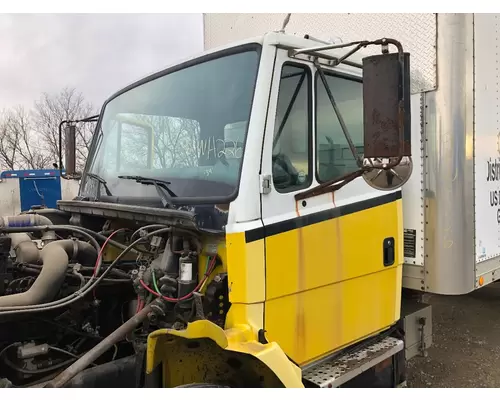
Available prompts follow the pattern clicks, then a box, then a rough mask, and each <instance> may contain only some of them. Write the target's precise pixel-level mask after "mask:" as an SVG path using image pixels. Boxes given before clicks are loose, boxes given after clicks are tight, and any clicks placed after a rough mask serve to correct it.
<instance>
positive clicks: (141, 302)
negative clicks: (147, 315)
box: [135, 295, 144, 314]
mask: <svg viewBox="0 0 500 400" xmlns="http://www.w3.org/2000/svg"><path fill="white" fill-rule="evenodd" d="M143 308H144V301H143V300H142V299H141V298H140V297H139V295H137V307H136V308H135V313H136V314H137V313H138V312H139V311H141V310H142V309H143Z"/></svg>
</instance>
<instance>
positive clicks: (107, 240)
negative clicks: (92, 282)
mask: <svg viewBox="0 0 500 400" xmlns="http://www.w3.org/2000/svg"><path fill="white" fill-rule="evenodd" d="M124 230H125V229H124V228H122V229H117V230H116V231H114V232H112V233H111V235H109V236H108V237H107V239H106V240H105V241H104V244H103V245H102V247H101V250H100V251H99V254H98V255H97V260H96V262H95V266H94V272H93V273H92V276H93V277H95V276H96V273H97V267H98V266H99V260H100V259H101V257H102V254H103V252H104V249H105V247H106V245H107V244H108V243H109V241H110V240H111V238H112V237H113V236H115V235H116V234H117V233H118V232H121V231H124Z"/></svg>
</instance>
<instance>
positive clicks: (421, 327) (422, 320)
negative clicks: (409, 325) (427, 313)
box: [418, 317, 427, 357]
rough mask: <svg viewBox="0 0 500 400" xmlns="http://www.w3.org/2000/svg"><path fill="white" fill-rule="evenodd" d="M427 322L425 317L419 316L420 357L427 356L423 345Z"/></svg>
mask: <svg viewBox="0 0 500 400" xmlns="http://www.w3.org/2000/svg"><path fill="white" fill-rule="evenodd" d="M426 322H427V319H426V318H425V317H422V318H419V320H418V324H419V327H418V329H419V331H420V348H419V350H420V354H421V356H422V357H427V348H426V346H425V324H426Z"/></svg>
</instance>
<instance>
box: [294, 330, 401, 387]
mask: <svg viewBox="0 0 500 400" xmlns="http://www.w3.org/2000/svg"><path fill="white" fill-rule="evenodd" d="M403 349H404V343H403V341H402V340H399V339H396V338H393V337H390V336H389V337H386V338H384V339H381V340H380V341H379V342H376V343H374V344H368V345H366V346H365V347H361V348H359V347H358V348H356V349H353V352H351V353H347V354H344V355H342V356H340V357H339V356H338V355H334V356H332V357H329V358H326V359H324V360H321V361H318V362H317V363H315V364H314V365H311V366H308V367H306V368H305V369H304V370H303V371H302V378H303V379H305V380H307V381H309V382H311V383H313V384H314V385H316V386H319V387H321V388H334V387H339V386H340V385H342V384H344V383H346V382H347V381H349V380H351V379H352V378H354V377H355V376H357V375H360V374H361V373H363V372H364V371H366V370H368V369H370V368H371V367H373V366H374V365H377V364H378V363H380V362H382V361H384V360H386V359H387V358H389V357H391V356H393V355H394V354H397V353H398V352H400V351H402V350H403Z"/></svg>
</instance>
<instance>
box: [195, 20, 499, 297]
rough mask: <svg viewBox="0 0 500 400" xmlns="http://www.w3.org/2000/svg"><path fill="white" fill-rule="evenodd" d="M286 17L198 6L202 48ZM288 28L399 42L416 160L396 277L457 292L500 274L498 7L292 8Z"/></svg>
mask: <svg viewBox="0 0 500 400" xmlns="http://www.w3.org/2000/svg"><path fill="white" fill-rule="evenodd" d="M285 17H286V14H205V15H204V44H205V49H206V50H207V49H211V48H214V47H219V46H222V45H225V44H227V43H230V42H233V41H237V40H240V39H243V38H246V37H253V36H258V35H261V34H264V33H266V32H269V31H276V30H280V29H281V27H282V24H283V21H284V19H285ZM286 31H287V33H294V34H297V35H301V36H304V35H310V37H314V38H318V39H321V40H326V41H335V42H338V41H342V42H349V41H353V40H375V39H379V38H381V37H391V38H394V39H397V40H399V41H401V42H402V44H403V46H404V49H405V51H408V52H409V53H410V64H411V73H412V86H411V90H412V137H413V143H412V148H413V163H414V165H413V175H412V177H411V178H410V180H409V182H408V183H407V184H406V185H405V186H404V187H403V189H402V191H403V209H404V212H403V213H404V216H403V218H404V229H405V230H404V235H405V236H404V242H405V243H404V249H405V266H404V270H403V286H404V287H406V288H408V289H415V290H418V291H423V292H430V293H437V294H448V295H458V294H465V293H468V292H471V291H473V290H475V289H477V288H479V287H481V286H484V285H487V284H489V283H491V282H493V281H495V280H496V279H498V278H500V70H499V68H500V50H499V45H500V36H499V32H500V14H292V15H291V19H290V21H289V23H288V25H287V27H286ZM373 51H377V49H374V50H373Z"/></svg>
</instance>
